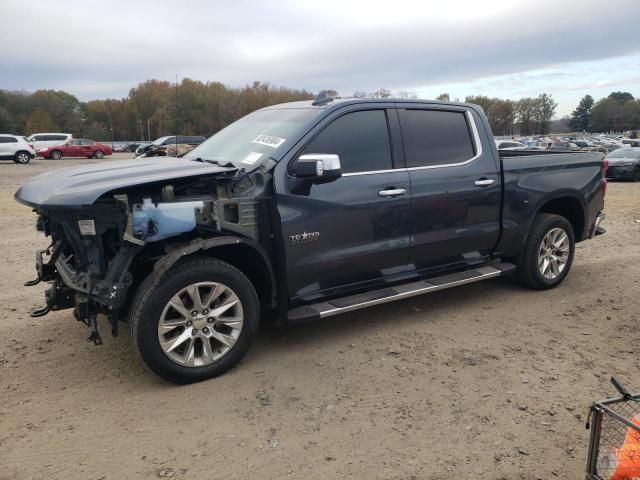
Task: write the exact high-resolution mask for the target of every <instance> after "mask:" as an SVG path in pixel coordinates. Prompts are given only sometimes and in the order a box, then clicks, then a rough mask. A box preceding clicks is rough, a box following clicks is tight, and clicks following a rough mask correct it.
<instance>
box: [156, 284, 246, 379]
mask: <svg viewBox="0 0 640 480" xmlns="http://www.w3.org/2000/svg"><path fill="white" fill-rule="evenodd" d="M243 324H244V314H243V311H242V303H241V302H240V299H239V298H238V296H237V295H236V293H235V292H234V291H233V290H232V289H231V288H229V287H228V286H226V285H223V284H221V283H217V282H198V283H193V284H191V285H189V286H187V287H185V288H183V289H182V290H180V291H179V292H178V293H176V294H175V295H174V296H173V297H171V299H170V300H169V301H168V302H167V304H166V305H165V307H164V309H163V311H162V314H161V316H160V321H159V322H158V340H159V341H160V347H161V348H162V351H163V352H164V353H165V355H167V357H169V358H170V359H171V360H173V361H174V362H176V363H178V364H180V365H184V366H186V367H203V366H206V365H209V364H211V363H213V362H215V361H217V360H219V359H220V358H222V357H223V356H224V355H226V354H227V353H228V352H229V351H230V350H231V349H232V348H233V346H234V345H235V343H236V341H237V340H238V337H239V336H240V333H241V332H242V326H243Z"/></svg>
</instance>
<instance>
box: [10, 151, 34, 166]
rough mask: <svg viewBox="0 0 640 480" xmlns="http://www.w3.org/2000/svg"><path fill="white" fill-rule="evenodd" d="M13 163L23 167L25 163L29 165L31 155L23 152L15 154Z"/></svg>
mask: <svg viewBox="0 0 640 480" xmlns="http://www.w3.org/2000/svg"><path fill="white" fill-rule="evenodd" d="M13 161H14V162H15V163H20V164H23V165H24V164H25V163H29V162H30V161H31V155H30V154H29V152H25V151H24V150H22V151H20V152H16V154H15V155H14V157H13Z"/></svg>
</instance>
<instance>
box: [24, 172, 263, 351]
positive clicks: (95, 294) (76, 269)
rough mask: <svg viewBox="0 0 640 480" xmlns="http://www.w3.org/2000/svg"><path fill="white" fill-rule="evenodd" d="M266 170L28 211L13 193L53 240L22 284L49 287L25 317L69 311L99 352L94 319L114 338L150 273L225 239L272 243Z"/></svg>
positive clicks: (142, 187) (172, 182) (185, 179)
mask: <svg viewBox="0 0 640 480" xmlns="http://www.w3.org/2000/svg"><path fill="white" fill-rule="evenodd" d="M272 167H273V165H272V164H269V163H266V164H265V165H263V166H261V167H260V168H259V169H257V170H255V171H253V172H251V173H246V172H244V171H239V170H236V169H227V170H224V171H218V172H215V173H212V174H206V173H205V174H201V175H197V176H180V177H178V178H173V179H166V180H162V181H156V182H151V183H143V184H140V183H137V184H136V185H135V186H122V187H118V188H115V189H113V190H110V191H108V192H106V193H103V194H101V195H99V197H98V198H97V199H96V200H95V201H93V203H91V204H89V205H73V206H60V205H53V206H51V205H47V203H43V204H34V202H30V201H29V199H28V198H25V197H26V195H21V191H18V193H16V199H17V200H18V201H21V202H22V203H26V204H28V205H30V206H33V207H34V211H35V212H36V213H37V214H38V218H37V223H36V228H37V229H38V230H39V231H42V232H43V233H44V234H45V235H46V236H47V237H50V239H51V243H50V245H49V247H48V248H47V249H45V250H41V251H38V252H37V254H36V271H37V278H36V279H35V280H32V281H30V282H27V283H26V284H25V285H27V286H31V285H36V284H38V283H39V282H48V283H49V288H48V289H47V290H46V292H45V305H44V306H43V307H41V308H38V309H35V310H33V311H32V312H31V315H32V316H34V317H39V316H43V315H46V314H47V313H48V312H50V311H55V310H63V309H69V308H73V309H74V316H75V318H76V319H77V320H79V321H81V322H83V323H85V324H86V325H88V326H89V328H90V330H91V333H90V335H89V338H88V340H89V341H92V342H94V344H96V345H99V344H101V343H102V340H101V337H100V334H99V332H98V323H97V318H98V315H100V314H102V315H105V316H106V318H107V319H108V321H109V323H110V327H111V333H112V335H114V336H116V335H117V334H118V322H119V320H121V319H123V318H125V317H126V315H127V313H128V307H129V302H130V301H131V298H132V297H133V293H134V292H135V290H136V288H137V286H138V285H139V284H140V283H141V282H142V281H143V280H144V278H145V277H146V276H147V275H149V274H152V273H153V272H154V270H155V271H156V272H157V271H158V270H162V271H166V269H167V265H170V264H171V263H174V262H175V261H177V260H178V259H179V257H180V255H181V254H184V253H188V252H190V251H193V250H197V249H198V248H206V247H207V246H208V245H215V244H216V243H225V241H224V239H229V238H235V239H237V241H238V242H239V241H243V240H246V241H247V242H251V243H253V244H255V245H257V246H258V248H262V247H260V245H264V243H265V242H266V241H268V239H270V238H271V235H270V232H269V227H268V225H269V223H268V221H266V220H265V221H262V222H261V218H262V217H268V213H266V209H268V208H269V207H268V203H269V202H268V199H269V198H270V197H272V196H271V192H270V188H271V182H270V180H271V173H270V170H271V168H272ZM226 243H228V242H226ZM194 246H196V247H194ZM176 252H178V254H176Z"/></svg>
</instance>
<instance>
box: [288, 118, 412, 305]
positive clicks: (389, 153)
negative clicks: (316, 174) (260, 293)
mask: <svg viewBox="0 0 640 480" xmlns="http://www.w3.org/2000/svg"><path fill="white" fill-rule="evenodd" d="M391 131H395V135H391V134H390V132H391ZM392 138H396V139H398V140H399V127H398V121H397V116H396V114H395V109H393V108H391V109H386V108H384V107H383V106H379V107H377V108H376V107H375V106H371V105H369V107H368V108H367V109H362V108H361V107H358V106H353V107H347V108H345V109H341V110H340V111H338V112H334V113H333V114H331V115H330V116H328V117H327V118H325V119H324V120H322V121H321V122H320V124H318V125H317V126H316V127H314V129H313V130H312V131H311V132H310V133H309V134H308V135H307V136H306V137H305V138H304V139H303V140H302V141H301V144H302V145H300V144H299V146H298V147H296V149H294V152H293V154H292V156H291V157H290V158H289V161H290V160H293V159H295V158H297V157H298V156H299V155H302V154H304V153H307V154H309V153H328V154H338V155H339V157H340V163H341V167H342V171H343V175H342V177H341V178H339V179H337V180H336V181H333V182H331V183H326V184H320V185H313V186H312V187H311V190H310V191H309V193H308V194H295V193H292V192H291V191H290V189H289V186H290V184H289V180H288V179H289V178H290V177H289V174H288V170H287V169H288V164H289V163H290V162H289V161H287V160H285V161H282V162H280V163H279V164H278V167H277V170H276V182H277V183H276V189H277V202H278V211H279V214H280V217H281V222H282V231H283V238H284V248H285V256H286V268H287V281H288V286H289V293H290V296H291V298H292V299H293V300H294V301H295V300H296V299H304V300H313V299H314V298H317V297H320V296H325V295H333V294H340V293H344V292H346V291H348V290H351V289H354V288H358V287H363V286H366V285H369V284H371V283H375V282H376V281H379V280H381V279H384V278H387V277H391V276H393V275H397V274H401V273H403V272H405V270H406V268H407V261H408V259H409V233H410V231H409V228H410V225H409V215H410V211H409V199H410V191H409V190H410V184H409V174H408V173H407V171H406V170H404V168H402V167H403V166H404V165H403V164H402V163H401V162H402V158H401V156H402V154H401V144H400V143H399V141H398V142H395V143H392ZM392 144H393V145H395V148H392ZM385 190H395V191H397V192H399V193H398V194H397V195H393V196H389V195H387V194H385V193H381V192H384V191H385Z"/></svg>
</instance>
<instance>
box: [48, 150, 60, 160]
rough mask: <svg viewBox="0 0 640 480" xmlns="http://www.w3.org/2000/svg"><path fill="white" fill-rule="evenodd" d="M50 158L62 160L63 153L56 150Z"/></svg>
mask: <svg viewBox="0 0 640 480" xmlns="http://www.w3.org/2000/svg"><path fill="white" fill-rule="evenodd" d="M49 158H52V159H54V160H60V159H61V158H62V152H61V151H60V150H54V151H53V152H51V155H49Z"/></svg>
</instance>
